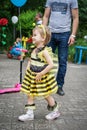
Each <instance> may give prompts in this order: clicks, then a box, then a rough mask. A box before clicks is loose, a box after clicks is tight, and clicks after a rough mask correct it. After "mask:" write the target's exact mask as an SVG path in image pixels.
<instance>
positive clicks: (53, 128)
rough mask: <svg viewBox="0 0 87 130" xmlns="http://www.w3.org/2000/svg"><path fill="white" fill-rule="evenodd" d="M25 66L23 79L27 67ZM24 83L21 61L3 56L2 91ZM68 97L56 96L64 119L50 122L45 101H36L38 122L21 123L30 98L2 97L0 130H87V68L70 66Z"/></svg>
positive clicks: (0, 63) (0, 70)
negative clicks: (21, 77) (46, 117)
mask: <svg viewBox="0 0 87 130" xmlns="http://www.w3.org/2000/svg"><path fill="white" fill-rule="evenodd" d="M27 60H28V59H25V61H24V63H23V75H24V72H25V68H26V65H27ZM19 81H20V61H18V60H16V59H8V58H7V57H6V55H5V54H0V89H1V88H9V87H14V85H15V83H19ZM64 91H65V96H63V97H61V96H59V95H57V94H55V96H54V98H55V100H56V101H57V102H58V103H59V104H61V107H60V112H61V116H60V117H59V118H58V119H57V120H54V121H47V120H46V119H45V115H46V114H47V113H48V111H47V109H46V106H47V103H46V101H45V100H39V101H38V100H36V101H35V103H36V107H37V109H36V110H35V119H34V121H27V122H19V121H18V116H19V115H21V114H22V113H24V111H25V110H24V105H25V104H26V103H27V97H26V95H23V94H21V93H9V94H1V95H0V130H87V65H85V64H81V65H77V64H72V63H68V70H67V74H66V79H65V85H64Z"/></svg>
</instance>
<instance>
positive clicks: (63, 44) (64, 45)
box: [56, 32, 70, 96]
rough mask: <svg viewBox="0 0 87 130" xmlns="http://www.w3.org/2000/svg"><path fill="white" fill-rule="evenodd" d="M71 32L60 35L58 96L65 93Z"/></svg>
mask: <svg viewBox="0 0 87 130" xmlns="http://www.w3.org/2000/svg"><path fill="white" fill-rule="evenodd" d="M69 35H70V32H66V33H60V34H58V37H59V39H58V40H59V43H58V59H59V69H58V73H57V78H56V79H57V83H58V87H59V89H58V94H59V95H61V96H63V95H64V94H65V93H64V91H63V84H64V78H65V74H66V69H67V58H68V39H69Z"/></svg>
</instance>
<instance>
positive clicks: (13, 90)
mask: <svg viewBox="0 0 87 130" xmlns="http://www.w3.org/2000/svg"><path fill="white" fill-rule="evenodd" d="M20 88H21V84H15V87H14V88H5V89H0V94H4V93H12V92H20Z"/></svg>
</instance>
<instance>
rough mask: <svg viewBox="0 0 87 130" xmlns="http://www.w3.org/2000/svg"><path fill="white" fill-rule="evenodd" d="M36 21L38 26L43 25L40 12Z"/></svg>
mask: <svg viewBox="0 0 87 130" xmlns="http://www.w3.org/2000/svg"><path fill="white" fill-rule="evenodd" d="M35 21H36V24H37V25H40V24H42V13H40V12H39V13H37V14H36V16H35Z"/></svg>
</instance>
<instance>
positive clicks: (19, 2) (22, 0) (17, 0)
mask: <svg viewBox="0 0 87 130" xmlns="http://www.w3.org/2000/svg"><path fill="white" fill-rule="evenodd" d="M10 1H11V2H12V4H14V5H15V6H17V7H21V6H23V5H24V4H25V3H26V1H27V0H10Z"/></svg>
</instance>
